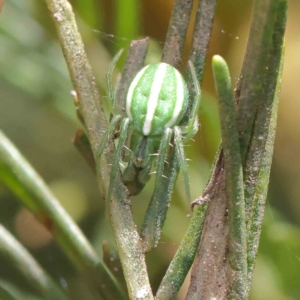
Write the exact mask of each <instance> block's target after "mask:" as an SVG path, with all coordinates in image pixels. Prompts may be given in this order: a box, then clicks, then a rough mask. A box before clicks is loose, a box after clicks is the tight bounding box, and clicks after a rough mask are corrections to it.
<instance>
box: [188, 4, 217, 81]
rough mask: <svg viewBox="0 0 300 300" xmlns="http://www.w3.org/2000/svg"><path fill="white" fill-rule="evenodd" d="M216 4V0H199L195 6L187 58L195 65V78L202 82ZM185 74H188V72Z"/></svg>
mask: <svg viewBox="0 0 300 300" xmlns="http://www.w3.org/2000/svg"><path fill="white" fill-rule="evenodd" d="M216 6H217V1H216V0H201V1H199V4H198V8H197V15H196V20H195V25H194V32H193V43H192V49H191V51H190V54H189V60H190V61H191V62H192V63H193V65H194V66H195V70H196V74H197V78H198V79H199V81H200V82H202V76H203V71H204V66H205V58H206V54H207V51H208V47H209V43H210V38H211V32H212V26H213V20H214V15H215V10H216ZM186 75H187V76H189V74H188V73H187V74H186ZM187 82H191V81H190V80H189V77H188V78H187Z"/></svg>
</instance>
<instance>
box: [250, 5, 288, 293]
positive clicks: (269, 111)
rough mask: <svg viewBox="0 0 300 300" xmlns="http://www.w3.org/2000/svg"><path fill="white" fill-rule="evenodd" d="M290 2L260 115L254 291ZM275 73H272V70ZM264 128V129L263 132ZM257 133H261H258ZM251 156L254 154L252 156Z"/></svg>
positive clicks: (282, 11)
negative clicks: (260, 150) (262, 140)
mask: <svg viewBox="0 0 300 300" xmlns="http://www.w3.org/2000/svg"><path fill="white" fill-rule="evenodd" d="M286 12H287V1H286V0H281V1H280V3H279V6H278V16H277V22H276V24H277V25H276V27H275V30H274V34H273V37H274V39H273V41H274V44H273V49H272V55H271V56H270V65H269V71H268V72H267V75H266V88H267V91H266V101H267V102H269V101H271V103H269V105H266V106H264V109H261V114H262V115H264V116H265V121H263V120H262V118H261V117H260V116H258V120H260V121H259V122H258V128H256V129H257V131H258V135H262V136H263V139H264V140H265V145H264V152H263V154H262V155H261V163H260V166H259V172H258V174H257V175H256V176H257V185H256V186H255V190H254V193H253V195H252V199H251V202H252V211H251V214H250V217H249V220H248V223H247V229H248V232H249V236H248V241H247V242H248V244H247V249H248V293H249V291H250V287H251V282H252V277H253V270H254V265H255V259H256V255H257V251H258V245H259V237H260V233H261V226H262V221H263V216H264V210H265V203H266V198H267V191H268V189H267V188H266V187H267V186H268V183H269V177H270V169H271V164H272V156H273V148H274V141H275V133H276V123H277V111H278V102H279V93H280V88H281V76H282V69H283V60H284V45H283V43H284V40H283V36H284V30H285V24H286ZM270 72H272V73H270ZM262 129H264V131H262ZM256 136H257V135H256ZM250 157H251V156H250Z"/></svg>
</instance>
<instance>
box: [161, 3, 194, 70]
mask: <svg viewBox="0 0 300 300" xmlns="http://www.w3.org/2000/svg"><path fill="white" fill-rule="evenodd" d="M192 8H193V1H190V0H175V2H174V7H173V10H172V16H171V20H170V23H169V29H168V33H167V37H166V40H165V46H164V49H163V55H162V59H161V60H162V61H163V62H165V63H168V64H170V65H172V66H173V67H175V68H178V67H179V66H180V63H181V55H182V51H183V47H184V43H185V37H186V33H187V29H188V26H189V22H190V18H191V13H192Z"/></svg>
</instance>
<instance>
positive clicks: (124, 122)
mask: <svg viewBox="0 0 300 300" xmlns="http://www.w3.org/2000/svg"><path fill="white" fill-rule="evenodd" d="M129 122H130V121H129V119H128V118H125V119H123V120H122V122H121V126H120V137H119V141H118V146H117V149H116V152H115V155H114V158H113V163H112V167H111V171H110V178H109V188H108V193H107V202H106V205H107V206H109V203H110V198H111V193H112V190H113V187H114V181H115V177H116V174H117V171H118V170H119V162H120V160H121V158H122V150H123V147H124V144H125V142H126V138H127V134H128V127H129Z"/></svg>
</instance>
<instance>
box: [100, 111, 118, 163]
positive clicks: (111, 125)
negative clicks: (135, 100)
mask: <svg viewBox="0 0 300 300" xmlns="http://www.w3.org/2000/svg"><path fill="white" fill-rule="evenodd" d="M120 119H121V116H120V115H115V116H113V118H112V119H111V121H110V123H109V125H108V128H107V130H106V132H105V134H104V136H103V138H102V140H101V142H100V145H99V147H98V150H97V154H96V165H97V167H98V166H100V157H101V155H102V153H103V151H104V148H105V146H106V144H107V140H108V137H109V135H110V134H111V133H112V132H113V131H114V129H115V128H116V126H117V124H118V122H119V120H120Z"/></svg>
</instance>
